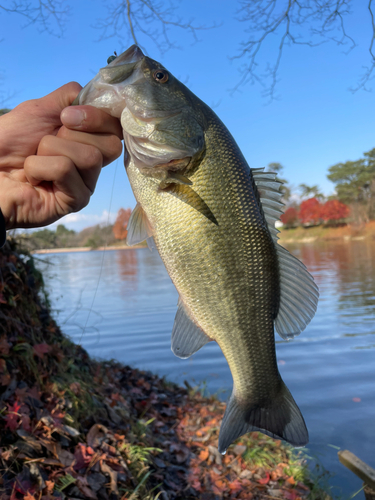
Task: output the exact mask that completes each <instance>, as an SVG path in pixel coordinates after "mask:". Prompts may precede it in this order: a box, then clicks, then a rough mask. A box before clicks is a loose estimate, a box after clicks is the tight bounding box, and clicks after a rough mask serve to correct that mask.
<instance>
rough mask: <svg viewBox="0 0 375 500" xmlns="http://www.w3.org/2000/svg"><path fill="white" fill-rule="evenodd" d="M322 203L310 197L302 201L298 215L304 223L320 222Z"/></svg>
mask: <svg viewBox="0 0 375 500" xmlns="http://www.w3.org/2000/svg"><path fill="white" fill-rule="evenodd" d="M320 210H321V204H320V202H319V200H317V199H316V198H309V199H308V200H305V201H303V202H302V203H301V207H300V210H299V214H298V217H299V219H300V221H301V222H302V223H303V224H317V223H319V222H320Z"/></svg>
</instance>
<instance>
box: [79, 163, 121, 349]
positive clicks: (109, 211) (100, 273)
mask: <svg viewBox="0 0 375 500" xmlns="http://www.w3.org/2000/svg"><path fill="white" fill-rule="evenodd" d="M117 165H118V159H117V160H116V165H115V172H114V174H113V182H112V190H111V198H110V200H109V208H108V217H107V226H109V218H110V216H111V208H112V200H113V192H114V189H115V180H116V173H117ZM108 238H109V236H107V238H106V242H105V245H104V248H103V256H102V263H101V265H100V271H99V276H98V282H97V284H96V288H95V292H94V296H93V298H92V302H91V307H90V309H89V313H88V315H87V318H86V323H85V326H84V327H83V330H82V334H81V337H80V339H79V344H81V343H82V337H83V336H84V334H85V331H86V327H87V323H88V322H89V319H90V314H91V311H92V310H93V307H94V302H95V299H96V294H97V293H98V289H99V283H100V278H101V276H102V271H103V266H104V258H105V252H106V249H107V246H108Z"/></svg>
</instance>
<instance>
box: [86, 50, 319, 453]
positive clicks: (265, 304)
mask: <svg viewBox="0 0 375 500" xmlns="http://www.w3.org/2000/svg"><path fill="white" fill-rule="evenodd" d="M77 103H79V104H92V105H94V106H97V107H99V108H102V109H105V110H107V111H108V112H110V113H111V114H113V116H118V117H119V116H121V123H122V127H123V131H124V139H125V144H126V149H127V154H126V155H125V167H126V169H127V174H128V177H129V181H130V184H131V186H132V189H133V192H134V195H135V198H136V199H137V206H136V208H135V209H134V211H133V213H132V216H131V218H130V220H129V223H128V227H127V229H128V243H129V244H136V243H139V242H141V241H143V240H145V239H147V241H148V242H150V238H151V237H152V238H153V240H154V242H155V245H156V248H157V250H158V252H159V254H160V256H161V258H162V260H163V262H164V264H165V266H166V269H167V271H168V274H169V276H170V277H171V279H172V281H173V283H174V285H175V286H176V288H177V290H178V293H179V302H178V307H177V314H176V319H175V322H174V326H173V330H172V351H173V352H174V353H175V354H176V355H177V356H179V357H180V358H187V357H189V356H191V355H192V354H194V353H195V352H197V351H198V350H199V349H200V348H202V347H203V346H204V345H205V344H206V343H207V342H209V341H213V340H214V341H216V342H217V343H218V345H219V346H220V348H221V350H222V352H223V354H224V356H225V358H226V359H227V361H228V364H229V367H230V370H231V373H232V377H233V392H232V395H231V397H230V399H229V401H228V404H227V408H226V411H225V414H224V418H223V421H222V424H221V429H220V436H219V446H218V447H219V451H221V452H222V453H225V451H226V449H227V448H228V446H229V445H230V444H231V443H232V442H233V441H235V439H236V438H238V437H240V436H241V435H243V434H245V433H246V432H249V431H252V430H260V431H261V432H264V433H265V434H268V435H269V436H272V437H275V438H281V439H284V440H286V441H288V442H289V443H291V444H293V445H295V446H303V445H305V444H306V443H307V441H308V433H307V429H306V425H305V422H304V420H303V417H302V415H301V412H300V410H299V408H298V406H297V405H296V403H295V401H294V399H293V397H292V396H291V394H290V392H289V390H288V389H287V387H286V385H285V384H284V382H283V381H282V379H281V377H280V374H279V371H278V368H277V363H276V350H275V338H274V328H275V327H276V329H277V331H278V333H279V334H280V335H281V336H282V337H283V338H285V339H290V338H293V337H294V336H295V335H298V334H299V333H300V332H301V331H302V330H303V329H304V328H305V327H306V325H307V324H308V323H309V321H310V320H311V319H312V317H313V315H314V313H315V310H316V306H317V300H318V295H319V294H318V290H317V287H316V285H315V283H314V281H313V278H312V277H311V276H310V274H309V273H308V272H307V270H306V268H305V266H304V265H303V264H302V263H301V262H300V261H299V260H298V259H296V258H295V257H293V256H292V255H291V254H289V252H288V251H287V250H285V249H283V248H282V247H281V246H280V245H278V243H277V230H276V229H275V227H274V222H275V220H277V218H278V217H279V216H280V214H281V213H282V212H281V208H280V207H281V206H282V204H281V202H280V198H281V195H280V193H279V187H280V183H279V181H277V179H276V176H275V174H273V173H270V172H264V171H263V169H254V170H251V169H250V168H249V166H248V164H247V162H246V160H245V158H244V157H243V155H242V153H241V151H240V149H239V148H238V146H237V144H236V142H235V141H234V139H233V137H232V136H231V134H230V133H229V131H228V130H227V128H226V127H225V125H224V124H223V123H222V122H221V121H220V119H219V118H218V117H217V116H216V114H215V113H214V112H213V111H212V110H211V109H210V108H209V107H208V106H207V105H206V104H204V103H203V102H202V101H201V100H200V99H199V98H198V97H196V96H195V95H194V94H193V93H192V92H191V91H190V90H189V89H187V88H186V87H185V86H184V85H183V84H181V83H180V82H179V81H178V80H177V79H176V78H174V77H173V75H172V74H171V73H170V72H168V71H167V70H166V69H165V68H164V67H163V66H162V65H161V64H160V63H158V62H156V61H154V60H152V59H150V58H148V57H146V56H144V55H143V53H142V52H141V50H140V49H139V48H138V47H136V46H133V47H131V48H129V49H128V50H127V51H126V52H124V53H123V54H121V55H120V56H119V57H117V58H116V59H114V60H113V61H111V62H110V64H108V66H107V67H106V68H103V69H102V70H100V72H99V74H98V75H97V76H96V77H95V78H94V79H93V80H92V81H91V82H90V83H89V84H88V85H87V86H86V87H85V88H84V89H83V90H82V91H81V93H80V95H79V96H78V98H77Z"/></svg>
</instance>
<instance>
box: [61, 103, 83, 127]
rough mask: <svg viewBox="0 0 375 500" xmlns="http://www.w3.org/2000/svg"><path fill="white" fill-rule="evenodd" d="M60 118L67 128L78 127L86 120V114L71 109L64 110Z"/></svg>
mask: <svg viewBox="0 0 375 500" xmlns="http://www.w3.org/2000/svg"><path fill="white" fill-rule="evenodd" d="M60 118H61V121H62V122H63V124H64V125H65V126H66V127H78V126H79V125H81V124H82V122H83V120H84V119H85V113H84V112H83V111H82V110H80V109H75V108H74V107H69V108H65V109H63V111H62V113H61V117H60Z"/></svg>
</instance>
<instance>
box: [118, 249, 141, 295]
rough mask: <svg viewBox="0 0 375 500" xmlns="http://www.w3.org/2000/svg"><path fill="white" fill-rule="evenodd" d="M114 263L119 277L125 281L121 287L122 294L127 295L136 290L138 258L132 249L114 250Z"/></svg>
mask: <svg viewBox="0 0 375 500" xmlns="http://www.w3.org/2000/svg"><path fill="white" fill-rule="evenodd" d="M116 263H117V267H118V272H119V277H120V278H121V281H123V282H124V283H125V286H123V287H121V293H122V295H125V296H127V295H129V293H133V292H135V291H136V290H137V273H138V260H137V251H136V250H134V249H126V250H119V251H117V252H116Z"/></svg>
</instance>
